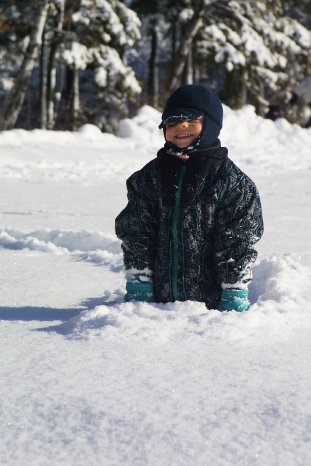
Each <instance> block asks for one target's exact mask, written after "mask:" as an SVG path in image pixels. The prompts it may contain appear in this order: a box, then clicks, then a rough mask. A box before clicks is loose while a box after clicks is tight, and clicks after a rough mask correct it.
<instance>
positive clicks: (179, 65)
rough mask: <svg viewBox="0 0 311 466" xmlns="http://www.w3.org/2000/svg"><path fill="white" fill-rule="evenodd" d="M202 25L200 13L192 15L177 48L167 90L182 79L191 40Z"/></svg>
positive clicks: (171, 88) (174, 86)
mask: <svg viewBox="0 0 311 466" xmlns="http://www.w3.org/2000/svg"><path fill="white" fill-rule="evenodd" d="M202 26H203V20H202V17H201V14H200V15H194V16H193V18H192V19H191V21H190V23H189V25H188V27H187V29H186V30H185V33H184V35H183V37H182V38H181V42H180V45H179V48H178V52H177V57H176V61H175V66H174V71H173V75H172V77H171V79H170V82H169V86H168V88H169V90H170V91H173V90H174V89H175V88H176V87H177V86H178V85H179V84H180V83H181V80H182V74H183V71H184V68H185V65H186V60H187V57H188V54H189V50H190V48H191V45H192V41H193V39H194V37H195V36H196V34H197V33H198V31H199V30H200V28H201V27H202Z"/></svg>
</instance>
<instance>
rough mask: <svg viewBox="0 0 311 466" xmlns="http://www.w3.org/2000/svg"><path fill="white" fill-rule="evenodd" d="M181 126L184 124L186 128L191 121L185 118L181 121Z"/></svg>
mask: <svg viewBox="0 0 311 466" xmlns="http://www.w3.org/2000/svg"><path fill="white" fill-rule="evenodd" d="M181 126H184V127H185V128H188V126H189V122H188V121H187V120H184V121H182V122H181Z"/></svg>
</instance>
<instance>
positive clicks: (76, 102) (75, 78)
mask: <svg viewBox="0 0 311 466" xmlns="http://www.w3.org/2000/svg"><path fill="white" fill-rule="evenodd" d="M67 89H68V101H67V108H66V114H65V128H66V129H67V130H69V131H75V130H76V129H77V120H78V117H79V112H80V94H79V70H78V69H77V68H75V67H74V68H67Z"/></svg>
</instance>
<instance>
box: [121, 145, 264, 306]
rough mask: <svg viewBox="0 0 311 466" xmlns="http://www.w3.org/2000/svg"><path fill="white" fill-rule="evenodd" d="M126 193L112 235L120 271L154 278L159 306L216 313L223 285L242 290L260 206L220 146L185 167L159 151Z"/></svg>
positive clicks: (258, 228) (259, 227)
mask: <svg viewBox="0 0 311 466" xmlns="http://www.w3.org/2000/svg"><path fill="white" fill-rule="evenodd" d="M127 188H128V204H127V206H126V208H125V209H124V210H123V211H122V212H121V213H120V214H119V215H118V217H117V218H116V234H117V236H118V237H119V238H120V239H121V241H122V248H123V252H124V264H125V268H126V269H136V270H143V269H149V270H151V271H152V273H153V283H154V297H155V301H156V302H170V301H177V300H178V301H184V300H192V301H203V302H206V303H207V305H208V307H210V308H215V307H216V306H217V303H218V301H219V297H220V292H221V285H227V284H229V285H232V288H237V289H243V288H245V287H246V286H247V283H248V282H249V281H250V280H251V278H252V274H251V268H250V266H251V264H252V263H253V262H254V261H255V259H256V257H257V253H256V251H255V250H254V248H253V246H254V243H256V241H258V239H259V238H260V237H261V235H262V233H263V220H262V212H261V205H260V199H259V195H258V192H257V189H256V186H255V184H254V183H253V182H252V181H251V180H250V179H249V178H248V177H247V176H246V175H245V174H244V173H243V172H242V171H241V170H240V169H239V168H238V167H237V166H236V165H235V164H234V163H233V162H232V161H231V160H230V159H229V158H228V155H227V149H226V148H224V147H220V144H218V145H217V146H216V147H213V148H210V149H206V150H204V151H201V152H200V153H199V154H197V155H196V156H193V157H190V159H189V160H186V161H184V160H181V159H179V158H177V157H174V156H172V155H168V154H167V152H166V150H165V149H161V150H160V151H159V152H158V155H157V158H156V159H154V160H152V161H151V162H149V163H148V164H147V165H146V166H145V167H143V168H142V169H141V170H139V171H138V172H136V173H134V174H133V175H132V176H131V177H130V178H129V179H128V181H127Z"/></svg>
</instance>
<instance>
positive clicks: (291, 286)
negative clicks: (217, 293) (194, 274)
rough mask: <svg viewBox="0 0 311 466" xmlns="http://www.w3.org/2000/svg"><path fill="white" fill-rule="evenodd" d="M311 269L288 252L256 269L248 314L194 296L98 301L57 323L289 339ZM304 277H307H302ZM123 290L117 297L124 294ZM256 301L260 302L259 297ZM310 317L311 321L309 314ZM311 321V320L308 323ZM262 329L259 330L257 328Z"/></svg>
mask: <svg viewBox="0 0 311 466" xmlns="http://www.w3.org/2000/svg"><path fill="white" fill-rule="evenodd" d="M310 275H311V273H310V271H309V270H308V269H307V268H306V267H305V266H304V265H302V264H301V263H300V262H299V260H298V259H296V258H295V257H292V256H290V255H286V256H281V257H277V256H272V257H271V258H269V259H265V260H264V261H262V262H261V263H260V264H259V265H258V266H257V267H256V268H255V278H254V282H253V284H252V289H251V298H252V301H253V305H252V308H251V311H249V312H245V313H238V312H229V313H219V312H218V311H216V310H207V309H206V307H205V305H204V303H198V302H193V301H186V302H175V303H168V304H149V303H134V302H130V303H121V304H120V303H117V304H114V303H113V302H111V303H110V304H107V305H103V306H98V307H96V308H94V309H93V310H89V311H86V312H83V313H82V314H80V315H79V316H78V317H75V318H73V319H71V320H70V321H68V322H66V323H65V324H62V325H61V326H59V327H57V328H55V330H56V331H58V332H59V333H61V334H64V335H67V336H70V337H71V338H88V337H90V336H94V335H101V334H103V333H104V334H105V339H106V338H109V337H111V338H115V336H116V333H118V338H133V337H135V338H139V339H142V340H154V339H156V340H158V341H167V340H172V339H173V340H179V341H180V342H181V341H184V340H186V339H187V338H193V337H195V336H198V337H202V338H214V339H216V340H222V339H224V340H225V341H236V340H240V341H241V343H243V342H244V341H245V340H249V342H250V340H251V339H254V341H256V340H258V339H261V338H262V335H263V334H264V335H265V338H268V337H271V338H272V337H273V338H274V339H275V338H277V339H279V338H281V339H282V338H289V337H290V336H293V332H294V329H295V327H296V326H297V325H298V326H301V325H302V324H303V322H304V320H307V318H308V316H309V315H310V311H311V305H310V304H309V302H308V296H306V295H305V292H304V291H303V290H306V289H308V288H307V287H306V283H307V282H309V281H310V278H311V277H310ZM302 277H304V279H303V280H302ZM120 296H121V292H120V293H119V296H118V300H119V299H120ZM255 300H256V301H255ZM308 321H309V322H310V320H309V319H308ZM308 325H310V326H311V324H308ZM259 329H260V331H259Z"/></svg>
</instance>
